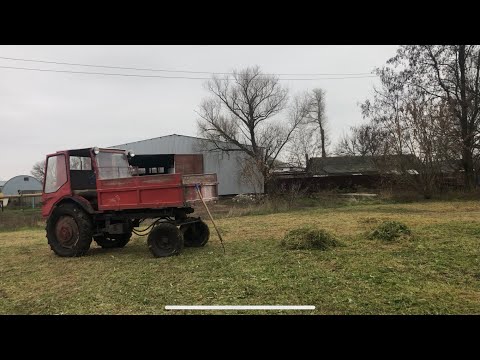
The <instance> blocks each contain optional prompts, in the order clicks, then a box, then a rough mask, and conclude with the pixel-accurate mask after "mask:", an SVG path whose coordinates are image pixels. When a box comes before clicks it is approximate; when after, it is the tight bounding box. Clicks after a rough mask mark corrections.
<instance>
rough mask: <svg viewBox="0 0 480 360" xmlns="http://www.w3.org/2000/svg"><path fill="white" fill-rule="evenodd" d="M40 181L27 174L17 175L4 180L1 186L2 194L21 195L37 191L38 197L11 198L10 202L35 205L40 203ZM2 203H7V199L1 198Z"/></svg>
mask: <svg viewBox="0 0 480 360" xmlns="http://www.w3.org/2000/svg"><path fill="white" fill-rule="evenodd" d="M42 189H43V187H42V183H41V182H40V181H38V180H37V179H35V178H34V177H32V176H29V175H18V176H15V177H13V178H11V179H10V180H8V181H6V182H5V184H3V187H2V191H1V192H2V194H3V195H23V194H35V193H38V194H39V195H38V197H29V198H28V199H13V200H12V201H11V202H12V203H15V204H17V205H27V204H32V205H33V206H35V205H36V204H39V203H40V196H41V192H42ZM2 201H3V205H4V206H6V205H7V204H8V203H9V200H8V199H3V200H2Z"/></svg>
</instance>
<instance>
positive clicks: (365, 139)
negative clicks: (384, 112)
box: [335, 123, 388, 156]
mask: <svg viewBox="0 0 480 360" xmlns="http://www.w3.org/2000/svg"><path fill="white" fill-rule="evenodd" d="M385 138H386V136H385V134H384V132H383V131H382V130H381V129H380V127H379V126H378V125H376V124H374V123H368V124H362V125H359V126H352V127H351V128H350V134H343V135H342V137H341V138H340V141H339V143H338V144H337V146H336V148H335V153H336V154H337V155H344V156H345V155H346V156H367V155H369V156H377V155H383V154H385V153H386V151H387V150H388V149H386V148H385Z"/></svg>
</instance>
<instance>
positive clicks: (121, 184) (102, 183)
mask: <svg viewBox="0 0 480 360" xmlns="http://www.w3.org/2000/svg"><path fill="white" fill-rule="evenodd" d="M195 184H200V189H201V193H202V197H203V198H204V200H205V201H209V200H216V199H218V191H217V185H218V182H217V175H216V174H199V175H182V174H162V175H147V176H133V177H130V178H122V179H108V180H100V179H99V180H97V195H98V209H99V210H124V209H145V208H155V209H156V208H164V207H184V206H189V204H188V203H189V202H193V201H197V200H200V197H199V196H198V194H197V191H196V189H195Z"/></svg>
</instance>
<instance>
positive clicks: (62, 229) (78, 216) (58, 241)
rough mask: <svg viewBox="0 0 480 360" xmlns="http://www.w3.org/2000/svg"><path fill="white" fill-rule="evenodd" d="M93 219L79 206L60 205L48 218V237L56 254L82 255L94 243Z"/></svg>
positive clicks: (64, 255) (67, 255) (65, 255)
mask: <svg viewBox="0 0 480 360" xmlns="http://www.w3.org/2000/svg"><path fill="white" fill-rule="evenodd" d="M92 228H93V225H92V219H91V218H90V216H89V215H88V214H87V213H86V212H85V211H84V210H83V209H81V208H80V207H79V206H77V205H75V204H71V203H64V204H60V205H58V206H57V207H56V208H55V209H54V210H53V212H52V215H50V217H49V218H48V220H47V227H46V230H47V239H48V244H49V245H50V248H51V249H52V250H53V252H54V253H55V254H57V255H58V256H62V257H73V256H82V255H85V253H86V252H87V251H88V249H89V248H90V244H91V243H92V231H93V230H92Z"/></svg>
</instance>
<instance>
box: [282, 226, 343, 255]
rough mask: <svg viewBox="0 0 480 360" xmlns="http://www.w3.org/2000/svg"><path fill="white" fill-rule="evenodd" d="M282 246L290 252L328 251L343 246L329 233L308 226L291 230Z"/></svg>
mask: <svg viewBox="0 0 480 360" xmlns="http://www.w3.org/2000/svg"><path fill="white" fill-rule="evenodd" d="M280 244H281V245H282V246H283V247H284V248H286V249H289V250H328V249H330V248H332V247H336V246H341V243H340V242H339V241H338V240H337V239H335V237H334V236H333V235H332V234H331V233H329V232H328V231H325V230H323V229H316V228H313V227H308V226H307V227H305V226H304V227H299V228H296V229H293V230H290V231H289V232H288V233H287V234H286V235H285V237H284V238H283V239H282V241H281V243H280Z"/></svg>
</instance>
